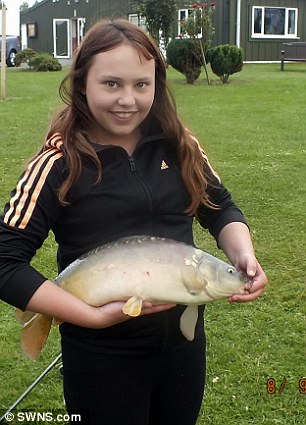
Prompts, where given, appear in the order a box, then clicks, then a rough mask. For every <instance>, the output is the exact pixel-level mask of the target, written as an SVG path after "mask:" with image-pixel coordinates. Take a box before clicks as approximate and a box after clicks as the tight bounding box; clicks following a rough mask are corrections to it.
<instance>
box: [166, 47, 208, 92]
mask: <svg viewBox="0 0 306 425" xmlns="http://www.w3.org/2000/svg"><path fill="white" fill-rule="evenodd" d="M167 62H168V64H169V65H171V66H172V67H173V68H174V69H176V70H177V71H179V72H181V73H182V74H184V75H185V77H186V81H187V83H188V84H193V83H194V82H195V81H196V80H197V78H199V76H200V74H201V67H202V62H201V59H200V57H199V55H198V54H197V52H196V46H195V43H194V41H193V40H190V39H173V40H172V41H171V42H170V43H169V44H168V47H167Z"/></svg>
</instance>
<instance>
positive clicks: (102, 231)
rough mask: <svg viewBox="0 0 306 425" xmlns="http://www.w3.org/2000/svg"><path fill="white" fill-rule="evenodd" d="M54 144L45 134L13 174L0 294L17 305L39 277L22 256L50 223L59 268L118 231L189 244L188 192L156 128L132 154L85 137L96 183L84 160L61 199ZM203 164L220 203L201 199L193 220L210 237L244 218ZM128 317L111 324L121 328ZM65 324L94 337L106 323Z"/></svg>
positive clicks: (0, 233) (1, 232)
mask: <svg viewBox="0 0 306 425" xmlns="http://www.w3.org/2000/svg"><path fill="white" fill-rule="evenodd" d="M61 145H62V141H61V138H60V135H58V134H56V135H54V136H53V138H51V139H50V140H48V141H47V142H46V150H45V151H44V153H42V154H41V155H40V156H39V157H38V158H36V159H35V160H34V161H32V162H31V163H30V164H29V166H28V167H27V169H26V170H25V171H24V173H23V174H22V175H21V177H20V180H19V182H18V185H17V187H16V188H15V189H14V191H13V192H12V196H11V200H10V202H9V203H8V204H7V205H6V206H5V210H4V213H3V215H2V217H1V221H0V299H2V300H4V301H5V302H8V303H9V304H12V305H14V306H16V307H19V308H21V309H25V307H26V305H27V303H28V301H29V299H30V298H31V296H32V295H33V294H34V292H35V291H36V290H37V289H38V287H39V286H40V285H41V284H42V283H43V282H44V281H45V280H46V279H47V278H46V277H45V276H43V275H42V274H41V273H39V271H37V270H35V269H34V268H33V267H32V266H31V265H30V262H31V259H32V258H33V256H34V255H35V253H36V250H37V249H38V248H40V247H41V245H42V244H43V242H44V240H45V239H46V237H47V236H48V233H49V231H50V230H52V231H53V233H54V235H55V239H56V241H57V243H58V254H57V260H58V268H59V271H61V270H63V269H64V268H65V267H67V266H68V265H69V264H70V263H71V262H72V261H74V260H75V259H76V258H78V257H79V256H81V255H82V254H84V253H85V252H87V251H89V250H90V249H92V248H94V247H97V246H99V245H101V244H103V243H106V242H109V241H113V240H116V239H118V238H121V237H125V236H131V235H154V236H162V237H166V238H172V239H175V240H178V241H182V242H185V243H188V244H193V236H192V223H193V217H191V216H189V215H187V214H186V213H185V211H186V208H187V207H188V205H189V202H190V198H189V194H188V192H187V190H186V188H185V186H184V184H183V182H182V179H181V176H180V172H179V166H178V159H177V155H176V153H175V152H174V151H173V149H172V148H171V147H170V146H169V144H168V143H167V140H166V139H165V137H164V136H163V135H162V134H159V135H152V136H148V137H145V138H143V139H142V140H141V141H140V142H139V144H138V145H137V147H136V149H135V151H134V153H133V155H132V156H129V155H128V154H127V152H126V151H125V150H124V149H123V148H121V147H118V146H102V145H98V144H93V146H94V148H95V150H96V152H97V154H98V156H99V159H100V160H101V163H102V179H101V181H100V182H98V183H96V181H97V171H96V168H95V166H94V164H93V162H91V161H89V160H84V167H83V171H82V174H81V177H80V178H79V180H78V182H77V183H76V184H75V185H74V187H73V188H72V189H71V190H70V192H69V195H68V201H69V202H70V204H69V205H68V206H62V205H61V204H60V203H59V202H58V199H57V193H58V189H59V187H60V186H61V184H62V183H63V181H64V179H65V178H66V175H67V168H66V163H65V158H64V156H63V153H62V151H61ZM206 166H207V170H206V171H207V173H208V174H209V175H210V180H211V181H210V183H211V184H210V186H209V194H210V196H211V199H212V201H213V202H214V203H215V204H217V205H219V206H220V209H218V210H214V209H210V208H207V207H205V206H201V207H200V208H199V210H198V214H197V215H198V220H199V222H200V224H201V225H202V226H203V227H204V228H207V229H208V230H209V231H210V232H211V234H212V235H213V236H214V237H215V238H216V239H217V238H218V235H219V233H220V231H221V230H222V228H223V227H224V226H225V225H226V224H228V223H230V222H233V221H240V222H245V219H244V217H243V215H242V213H241V211H240V210H239V209H238V208H237V206H236V205H235V204H234V202H233V200H232V198H231V195H230V193H229V192H228V191H227V190H226V188H225V187H224V186H223V185H222V184H221V182H220V181H219V179H218V177H217V175H216V174H215V173H214V171H213V170H212V168H211V167H210V166H209V163H208V162H207V164H206ZM181 308H182V307H181V306H178V307H177V308H174V309H172V310H170V312H171V313H167V315H168V316H167V317H168V319H169V316H171V315H172V316H175V319H174V320H175V321H176V320H177V318H179V316H180V313H181ZM176 310H178V312H177V313H175V311H176ZM151 316H152V317H151ZM176 316H177V317H176ZM148 317H149V321H150V320H151V321H152V323H153V322H154V321H156V320H158V319H157V318H158V317H163V313H161V314H160V313H158V314H154V315H150V316H147V317H146V318H145V316H143V317H141V318H139V319H141V320H142V321H143V322H145V323H146V322H147V321H148ZM168 319H167V320H168ZM169 320H171V318H170V319H169ZM132 322H133V323H134V322H135V321H134V320H132V321H129V322H125V323H124V324H121V325H116V326H115V327H112V328H114V329H117V328H120V327H123V328H125V327H126V326H127V327H128V326H131V325H130V323H132ZM162 323H163V320H161V323H159V325H158V326H160V325H161V326H163V324H162ZM132 326H134V325H132ZM65 327H66V328H67V329H69V330H70V331H71V334H72V335H73V334H74V333H75V334H76V335H77V334H78V332H83V331H84V332H85V331H88V333H89V334H92V335H91V337H89V340H93V339H95V340H96V336H97V334H99V332H101V333H103V332H105V333H106V334H107V333H109V332H111V333H112V330H113V329H111V328H109V329H108V330H105V329H104V330H101V331H97V330H85V329H84V328H78V327H77V326H73V325H68V324H64V325H62V329H64V330H65ZM153 328H154V326H153ZM110 329H111V331H110ZM84 335H85V336H84ZM84 335H81V336H80V338H81V339H82V338H83V340H84V341H85V340H88V338H86V332H85V333H84ZM93 335H94V338H93ZM84 338H85V339H84ZM89 340H88V341H89ZM88 341H87V342H88ZM95 344H96V343H95Z"/></svg>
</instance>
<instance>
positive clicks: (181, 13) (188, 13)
mask: <svg viewBox="0 0 306 425" xmlns="http://www.w3.org/2000/svg"><path fill="white" fill-rule="evenodd" d="M196 12H197V10H196V9H195V8H193V9H179V10H178V27H177V33H178V36H179V37H180V38H182V37H183V38H189V35H188V34H187V33H186V31H185V30H184V22H186V21H187V19H189V18H190V17H192V16H193V17H194V20H196V19H197V18H196ZM196 37H198V38H201V37H202V29H201V28H200V32H199V33H198V34H197V36H196Z"/></svg>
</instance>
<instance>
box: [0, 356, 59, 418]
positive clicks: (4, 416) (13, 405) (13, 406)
mask: <svg viewBox="0 0 306 425" xmlns="http://www.w3.org/2000/svg"><path fill="white" fill-rule="evenodd" d="M61 358H62V353H61V354H59V355H58V356H57V357H56V359H55V360H53V362H52V363H50V364H49V366H48V367H47V368H46V369H45V370H44V371H43V373H42V374H40V375H39V377H38V378H37V379H35V381H34V382H33V383H32V384H31V385H30V386H29V388H28V389H27V390H26V391H25V392H24V393H23V394H21V396H20V397H19V398H18V399H17V400H16V401H15V403H14V404H12V406H11V407H10V408H9V409H8V410H7V411H6V412H5V413H4V415H3V416H1V418H0V424H1V423H2V422H3V421H4V420H5V419H6V415H7V414H8V413H11V411H12V410H14V409H15V407H16V406H17V405H18V404H19V403H20V402H21V401H22V400H23V399H24V398H25V397H26V396H27V395H28V394H29V393H30V392H31V391H32V390H33V388H34V387H36V385H37V384H38V383H39V382H40V381H41V380H42V379H43V377H44V376H46V375H47V373H48V372H49V371H50V370H51V369H52V368H53V367H54V366H55V365H56V363H57V362H58V361H59V360H60V359H61Z"/></svg>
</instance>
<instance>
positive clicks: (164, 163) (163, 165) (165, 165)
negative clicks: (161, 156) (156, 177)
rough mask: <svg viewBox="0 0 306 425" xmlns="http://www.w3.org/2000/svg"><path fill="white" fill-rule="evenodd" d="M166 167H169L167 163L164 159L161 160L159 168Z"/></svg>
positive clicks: (163, 168) (164, 168)
mask: <svg viewBox="0 0 306 425" xmlns="http://www.w3.org/2000/svg"><path fill="white" fill-rule="evenodd" d="M167 168H169V166H168V165H167V163H166V161H164V160H162V163H161V166H160V169H161V170H167Z"/></svg>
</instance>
